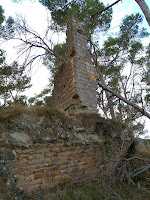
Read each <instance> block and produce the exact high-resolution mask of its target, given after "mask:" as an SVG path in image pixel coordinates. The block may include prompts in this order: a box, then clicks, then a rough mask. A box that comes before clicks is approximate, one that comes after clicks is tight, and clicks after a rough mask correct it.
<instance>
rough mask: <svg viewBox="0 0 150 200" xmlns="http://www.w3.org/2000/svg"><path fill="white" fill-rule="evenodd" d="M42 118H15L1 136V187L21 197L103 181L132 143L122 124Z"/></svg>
mask: <svg viewBox="0 0 150 200" xmlns="http://www.w3.org/2000/svg"><path fill="white" fill-rule="evenodd" d="M36 115H37V114H33V113H32V112H31V113H30V112H29V113H27V114H23V115H20V116H17V117H15V118H13V120H12V121H13V124H12V125H11V128H9V129H7V130H3V131H2V132H1V134H0V177H1V180H0V183H1V185H5V188H7V189H8V191H10V192H11V193H12V194H13V196H14V197H16V199H18V198H21V199H23V195H24V193H23V191H25V192H26V193H27V194H31V193H32V192H34V191H35V190H39V189H47V188H49V187H53V186H57V185H59V184H63V183H64V182H68V183H75V182H80V181H85V180H96V179H101V178H103V176H104V175H105V176H106V175H109V173H110V171H111V170H113V169H114V167H116V166H117V164H118V163H119V162H120V160H121V159H122V157H124V156H125V154H126V152H127V151H128V148H129V146H130V144H131V141H132V138H131V136H130V134H129V133H128V132H126V129H125V128H124V129H123V128H122V127H121V126H122V125H121V124H117V123H116V122H113V121H111V120H105V119H103V118H101V117H99V116H98V115H89V114H78V115H74V116H73V115H72V116H68V117H67V116H65V115H61V116H57V115H53V114H52V115H51V116H48V115H46V116H45V115H40V116H36ZM6 121H7V120H6ZM10 121H11V120H10ZM9 123H11V122H9ZM115 123H116V124H115ZM18 196H19V197H18ZM20 196H21V197H20Z"/></svg>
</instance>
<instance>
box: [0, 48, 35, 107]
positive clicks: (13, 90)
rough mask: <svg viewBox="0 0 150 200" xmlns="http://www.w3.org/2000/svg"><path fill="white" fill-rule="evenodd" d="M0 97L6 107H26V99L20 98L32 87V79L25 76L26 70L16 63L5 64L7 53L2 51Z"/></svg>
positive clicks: (0, 53)
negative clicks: (21, 94)
mask: <svg viewBox="0 0 150 200" xmlns="http://www.w3.org/2000/svg"><path fill="white" fill-rule="evenodd" d="M0 56H1V59H0V61H1V62H0V97H1V98H2V99H3V101H4V105H10V104H19V105H20V104H21V105H22V104H23V105H26V97H25V96H19V94H20V93H21V92H24V91H25V90H26V89H27V88H29V87H31V85H30V81H31V78H30V77H28V76H27V75H25V74H24V72H25V69H24V67H22V66H19V65H18V63H16V62H14V63H13V64H12V65H7V64H6V63H5V53H4V52H3V51H2V50H1V51H0Z"/></svg>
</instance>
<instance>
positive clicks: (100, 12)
mask: <svg viewBox="0 0 150 200" xmlns="http://www.w3.org/2000/svg"><path fill="white" fill-rule="evenodd" d="M119 1H121V0H117V1H115V2H114V3H112V4H111V5H109V6H107V7H106V8H104V10H102V11H99V12H96V13H95V14H93V15H92V16H91V17H94V16H95V15H98V14H100V15H101V14H102V13H103V12H104V11H106V10H108V9H109V8H111V7H112V6H114V5H115V4H117V3H119Z"/></svg>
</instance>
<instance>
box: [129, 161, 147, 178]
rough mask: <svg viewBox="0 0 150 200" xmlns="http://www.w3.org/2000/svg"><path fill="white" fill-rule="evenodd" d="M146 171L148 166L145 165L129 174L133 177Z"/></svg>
mask: <svg viewBox="0 0 150 200" xmlns="http://www.w3.org/2000/svg"><path fill="white" fill-rule="evenodd" d="M148 169H150V164H148V165H145V166H142V167H140V168H138V169H136V170H134V171H133V172H132V173H131V174H130V177H132V178H133V177H135V176H138V175H139V174H142V173H144V172H145V171H147V170H148Z"/></svg>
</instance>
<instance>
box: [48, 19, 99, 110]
mask: <svg viewBox="0 0 150 200" xmlns="http://www.w3.org/2000/svg"><path fill="white" fill-rule="evenodd" d="M88 43H89V41H88V37H87V35H86V34H85V30H84V27H83V26H82V25H81V23H80V22H79V21H78V20H77V19H76V18H75V17H74V16H70V17H69V20H68V24H67V47H66V51H65V60H64V62H63V64H61V65H60V66H59V67H58V72H57V73H56V76H55V79H54V90H53V94H52V105H53V107H54V108H57V109H60V110H68V109H75V110H85V111H87V112H97V97H96V89H97V79H96V68H95V67H94V65H93V64H92V61H91V55H90V52H89V50H88Z"/></svg>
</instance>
